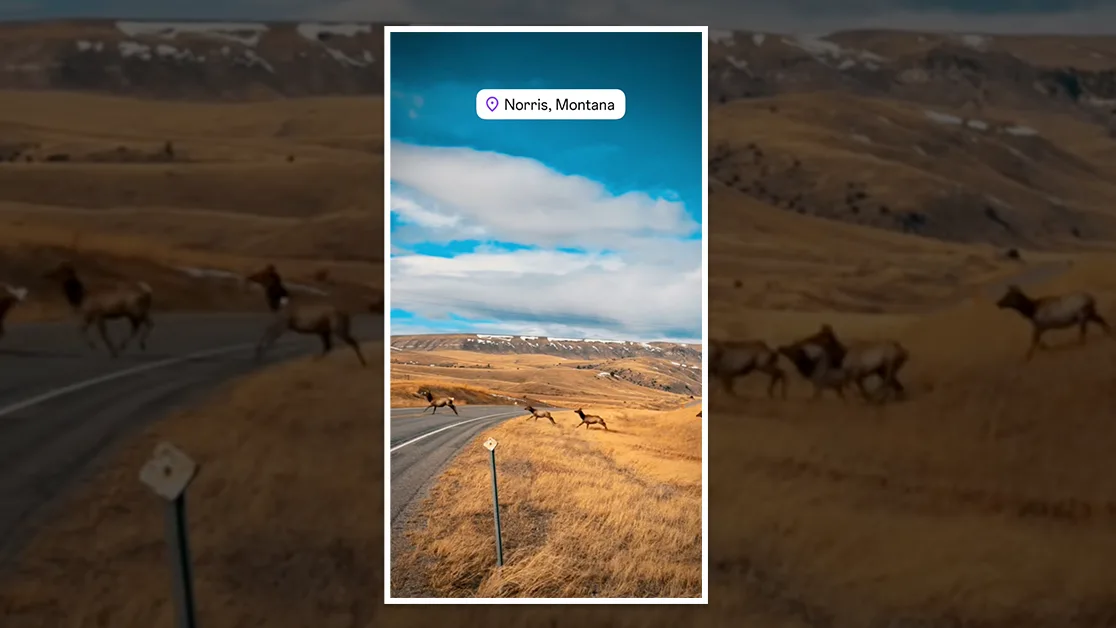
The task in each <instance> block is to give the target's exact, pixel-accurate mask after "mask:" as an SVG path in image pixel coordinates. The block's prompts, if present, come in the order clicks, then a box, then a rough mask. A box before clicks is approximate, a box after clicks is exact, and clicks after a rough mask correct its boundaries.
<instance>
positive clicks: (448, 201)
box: [391, 142, 700, 248]
mask: <svg viewBox="0 0 1116 628" xmlns="http://www.w3.org/2000/svg"><path fill="white" fill-rule="evenodd" d="M391 180H392V183H393V184H401V185H402V186H405V188H406V189H404V190H400V191H397V192H395V193H393V195H395V196H398V197H399V198H400V201H399V202H401V203H403V202H416V203H422V204H423V205H431V204H434V205H437V209H434V210H433V211H435V212H441V213H440V215H441V216H442V220H444V221H447V222H451V221H452V223H453V226H451V225H446V226H445V228H444V229H443V230H442V231H440V232H439V233H432V234H426V236H427V237H430V238H432V239H434V240H440V241H447V240H450V239H460V235H459V234H458V233H457V232H456V231H455V229H454V226H456V225H460V226H461V227H463V228H468V227H470V226H472V227H474V228H476V227H481V228H483V229H484V231H485V232H486V233H488V234H489V236H490V237H491V238H493V239H497V240H505V241H512V242H518V243H521V244H531V245H539V246H556V247H601V248H613V247H615V246H618V245H619V246H623V245H624V241H626V240H628V239H630V238H632V237H635V236H637V235H641V236H643V237H646V236H647V235H649V234H657V235H659V236H688V235H691V234H694V233H697V232H698V231H699V230H700V225H699V224H698V223H697V222H696V221H694V219H693V218H691V217H690V216H689V214H687V213H686V209H685V206H684V205H683V204H682V203H680V202H678V201H672V200H667V199H665V198H652V197H651V196H648V195H647V194H645V193H643V192H628V193H625V194H622V195H620V196H613V195H611V194H609V193H608V191H607V190H606V189H605V188H604V186H603V185H601V184H600V183H598V182H596V181H592V180H590V179H586V178H585V177H580V176H569V175H564V174H562V173H560V172H556V171H554V170H552V169H550V168H548V167H546V166H545V165H543V164H541V163H539V162H537V161H534V160H532V159H526V158H523V157H513V156H509V155H503V154H500V153H492V152H481V151H476V150H472V149H469V148H443V147H430V146H414V145H410V144H403V143H399V142H393V143H392V146H391ZM416 197H419V198H416ZM394 204H395V201H393V206H394ZM446 208H452V212H453V213H452V214H449V213H445V212H449V211H451V210H448V209H446ZM404 217H405V215H404V214H403V213H400V218H404ZM426 220H432V218H426ZM404 237H406V234H404Z"/></svg>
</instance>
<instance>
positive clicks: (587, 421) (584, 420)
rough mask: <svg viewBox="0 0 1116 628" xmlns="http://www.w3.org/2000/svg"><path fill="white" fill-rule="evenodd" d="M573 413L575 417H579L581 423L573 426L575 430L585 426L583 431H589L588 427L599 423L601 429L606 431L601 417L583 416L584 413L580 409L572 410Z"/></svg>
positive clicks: (606, 428) (606, 426)
mask: <svg viewBox="0 0 1116 628" xmlns="http://www.w3.org/2000/svg"><path fill="white" fill-rule="evenodd" d="M574 413H575V414H577V416H579V417H581V423H578V424H577V425H575V426H574V429H575V430H576V429H577V428H579V427H581V426H582V425H584V426H585V429H589V426H590V425H596V424H598V423H599V424H600V425H601V427H603V428H605V431H606V432H607V431H608V425H607V424H605V421H604V419H602V418H601V417H599V416H597V415H595V414H585V413H584V412H582V410H581V408H578V409H577V410H574Z"/></svg>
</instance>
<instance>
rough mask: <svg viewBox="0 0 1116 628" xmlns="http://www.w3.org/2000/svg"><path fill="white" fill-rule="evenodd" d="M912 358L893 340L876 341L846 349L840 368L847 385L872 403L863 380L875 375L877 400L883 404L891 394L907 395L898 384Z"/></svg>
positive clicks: (854, 344) (857, 343) (859, 343)
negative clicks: (889, 393)
mask: <svg viewBox="0 0 1116 628" xmlns="http://www.w3.org/2000/svg"><path fill="white" fill-rule="evenodd" d="M908 359H910V353H909V352H908V351H907V349H906V348H905V347H904V346H903V345H901V344H899V343H898V342H896V341H894V340H875V341H863V342H856V343H852V344H850V345H849V346H848V347H847V352H846V353H845V359H844V361H843V362H842V363H841V366H840V367H839V369H838V370H839V371H841V372H842V375H843V376H844V382H846V383H853V384H856V387H857V390H859V391H860V396H861V397H862V398H864V400H865V401H868V400H869V396H868V390H867V389H866V388H865V387H864V380H865V379H867V378H869V377H871V376H873V375H875V376H876V377H877V378H879V382H880V383H879V385H878V386H877V387H876V391H875V392H876V400H877V401H880V402H882V401H884V399H885V398H886V397H885V396H883V395H887V394H888V392H889V391H890V392H891V393H893V394H895V395H902V394H903V393H904V392H905V390H906V389H905V388H904V387H903V384H902V383H901V382H900V381H899V370H900V369H902V368H903V366H904V365H905V364H906V363H907V360H908Z"/></svg>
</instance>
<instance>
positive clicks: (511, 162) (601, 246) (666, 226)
mask: <svg viewBox="0 0 1116 628" xmlns="http://www.w3.org/2000/svg"><path fill="white" fill-rule="evenodd" d="M391 161H392V183H393V185H394V186H397V187H396V189H395V190H393V198H392V203H391V207H392V211H393V212H395V213H396V215H397V217H398V218H399V219H400V221H406V222H408V223H410V228H409V230H407V229H406V228H405V229H403V230H397V231H395V232H394V233H393V245H394V246H398V247H402V248H406V246H407V242H420V241H433V240H440V241H442V242H445V241H449V240H454V239H470V238H473V237H476V234H478V233H482V234H483V235H484V237H485V239H488V240H498V241H503V242H515V243H519V244H526V245H533V246H535V247H538V248H532V249H527V250H523V249H518V250H501V249H500V248H499V247H481V248H478V249H477V250H476V251H474V252H470V253H465V254H460V255H457V256H454V257H437V256H432V255H417V254H409V255H401V256H398V257H393V258H392V261H391V300H392V303H391V305H392V307H393V308H401V309H405V310H409V311H412V312H415V313H416V314H418V315H420V316H423V317H426V318H444V317H446V316H447V315H448V314H451V313H452V314H456V315H458V316H462V317H465V318H469V319H495V320H496V321H498V322H497V323H492V324H490V325H483V326H481V327H479V328H474V329H475V330H479V331H482V332H484V331H491V332H493V333H521V334H528V335H544V336H546V335H550V336H559V337H596V338H630V339H640V340H655V339H664V338H671V339H678V338H684V339H689V340H693V339H696V338H700V335H701V295H702V292H701V286H702V273H701V249H702V244H701V241H700V240H694V239H687V240H683V239H679V238H680V237H685V236H688V235H689V234H691V233H692V232H694V231H695V230H697V231H700V225H698V223H696V222H695V221H694V220H693V219H692V218H690V216H689V215H688V214H687V213H686V211H685V208H684V207H683V206H682V205H681V204H680V203H678V202H676V201H666V200H661V199H655V198H652V197H650V196H648V195H646V194H642V193H628V194H623V195H620V196H613V195H611V194H609V193H608V192H607V191H606V190H605V189H604V187H603V186H601V185H600V184H598V183H596V182H594V181H590V180H588V179H586V178H584V177H579V176H567V175H563V174H561V173H558V172H555V171H553V170H550V169H549V168H547V167H545V166H544V165H543V164H541V163H539V162H536V161H534V160H530V159H524V158H517V157H510V156H507V155H500V154H496V153H481V152H477V151H472V150H469V149H449V148H430V147H413V146H404V145H393V147H392V160H391ZM399 184H406V186H407V187H406V188H404V189H402V190H400V189H399V187H398V186H399ZM401 233H402V234H404V235H403V236H402V237H401V235H400V234H401ZM557 248H577V249H581V250H583V251H584V252H569V251H561V250H556V249H557ZM407 331H412V332H413V331H416V330H415V329H414V328H404V327H399V328H393V333H406V332H407Z"/></svg>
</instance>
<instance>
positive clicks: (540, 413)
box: [524, 406, 558, 425]
mask: <svg viewBox="0 0 1116 628" xmlns="http://www.w3.org/2000/svg"><path fill="white" fill-rule="evenodd" d="M524 410H526V411H528V412H530V413H531V416H529V417H527V419H528V420H533V419H550V422H551V423H553V424H554V425H558V424H557V423H554V417H552V416H550V413H549V412H547V411H546V410H536V409H535V408H534V407H533V406H527V407H526V408H524Z"/></svg>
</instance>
